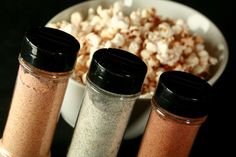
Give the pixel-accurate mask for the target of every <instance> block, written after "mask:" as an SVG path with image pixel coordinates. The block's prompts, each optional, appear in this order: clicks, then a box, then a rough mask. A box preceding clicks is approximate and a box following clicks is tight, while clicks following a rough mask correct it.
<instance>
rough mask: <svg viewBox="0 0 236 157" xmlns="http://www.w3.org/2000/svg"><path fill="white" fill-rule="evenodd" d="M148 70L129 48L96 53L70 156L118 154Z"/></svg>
mask: <svg viewBox="0 0 236 157" xmlns="http://www.w3.org/2000/svg"><path fill="white" fill-rule="evenodd" d="M146 71H147V67H146V65H145V63H144V62H143V61H142V60H141V59H140V58H138V57H137V56H135V55H133V54H131V53H129V52H126V51H123V50H119V49H111V48H110V49H100V50H98V51H97V52H95V53H94V55H93V58H92V62H91V65H90V69H89V71H88V74H87V82H86V88H85V93H84V98H83V103H82V106H81V110H80V112H79V116H78V119H77V124H76V127H75V130H74V135H73V138H72V142H71V145H70V148H69V151H68V154H67V157H116V155H117V152H118V150H119V147H120V143H121V141H122V138H123V135H124V132H125V129H126V126H127V123H128V120H129V117H130V114H131V111H132V109H133V105H134V103H135V101H136V100H137V98H138V97H139V95H140V92H141V87H142V84H143V81H144V78H145V75H146Z"/></svg>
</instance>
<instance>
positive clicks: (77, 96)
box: [48, 0, 228, 139]
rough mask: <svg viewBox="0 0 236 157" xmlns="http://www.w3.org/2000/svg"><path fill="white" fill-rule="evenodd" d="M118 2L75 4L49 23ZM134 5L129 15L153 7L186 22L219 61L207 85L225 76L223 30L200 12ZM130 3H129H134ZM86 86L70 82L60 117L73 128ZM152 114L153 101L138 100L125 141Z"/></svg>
mask: <svg viewBox="0 0 236 157" xmlns="http://www.w3.org/2000/svg"><path fill="white" fill-rule="evenodd" d="M114 1H115V0H95V1H86V2H84V3H79V4H76V5H74V6H72V7H70V8H68V9H65V10H63V11H62V12H60V13H58V14H57V15H56V16H54V17H53V18H52V19H51V20H50V21H49V22H48V23H52V22H57V21H61V20H69V17H70V15H71V13H73V12H75V11H80V12H81V13H82V14H83V15H85V16H86V14H87V10H88V8H90V7H93V8H96V7H97V6H98V5H102V6H104V7H107V6H110V5H111V4H112V3H113V2H114ZM126 1H127V2H131V3H132V2H133V3H132V5H131V6H129V7H127V8H126V11H127V12H130V11H132V10H134V9H136V8H150V7H154V8H155V9H156V10H157V13H158V14H159V15H162V16H164V17H170V18H182V19H184V20H186V22H187V24H188V26H189V28H190V30H192V31H193V32H196V33H197V34H199V35H201V36H202V37H203V38H204V39H205V41H206V44H207V50H208V51H209V53H211V55H212V56H214V57H217V58H218V59H219V62H218V64H217V65H216V66H214V67H213V68H211V69H210V71H211V72H210V73H211V75H210V76H209V79H208V82H209V83H210V84H212V85H213V84H214V83H215V82H216V81H217V79H218V78H219V77H220V76H221V74H222V73H223V71H224V69H225V67H226V64H227V61H228V47H227V44H226V41H225V39H224V36H223V35H222V33H221V32H220V30H219V29H218V28H217V27H216V26H215V25H214V24H213V23H212V22H211V21H210V20H209V19H208V18H206V17H205V16H204V15H202V14H201V13H199V12H198V11H196V10H194V9H192V8H190V7H188V6H185V5H182V4H179V3H176V2H173V1H161V0H159V1H158V0H134V1H132V0H126ZM131 3H130V4H131ZM83 90H84V86H83V85H82V84H80V83H79V82H77V81H75V80H73V79H70V80H69V84H68V87H67V91H66V94H65V98H64V101H63V105H62V108H61V115H62V117H63V118H64V119H65V121H66V122H67V123H69V124H70V125H71V126H72V127H74V126H75V122H76V118H77V116H78V112H79V109H80V104H81V100H82V96H83ZM149 112H150V98H149V99H138V101H137V102H136V104H135V106H134V110H133V112H132V115H131V118H130V121H129V124H128V127H127V129H126V133H125V137H124V138H125V139H131V138H135V137H137V136H139V135H141V134H142V133H143V132H144V129H145V126H146V122H147V120H148V116H149Z"/></svg>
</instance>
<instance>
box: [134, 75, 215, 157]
mask: <svg viewBox="0 0 236 157" xmlns="http://www.w3.org/2000/svg"><path fill="white" fill-rule="evenodd" d="M210 90H211V86H210V85H209V84H208V83H207V82H206V81H204V80H202V79H200V78H198V77H197V76H194V75H192V74H190V73H185V72H180V71H169V72H164V73H163V74H162V75H161V76H160V80H159V84H158V87H157V89H156V92H155V94H154V96H153V98H152V111H151V114H150V117H149V120H148V123H147V126H146V130H145V132H144V135H143V139H142V142H141V145H140V149H139V153H138V157H188V155H189V152H190V150H191V147H192V144H193V142H194V139H195V136H196V134H197V132H198V130H199V127H200V126H201V124H202V123H203V122H204V120H205V119H206V117H207V114H208V105H209V97H210V93H211V92H210Z"/></svg>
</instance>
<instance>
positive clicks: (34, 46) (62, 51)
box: [20, 27, 80, 72]
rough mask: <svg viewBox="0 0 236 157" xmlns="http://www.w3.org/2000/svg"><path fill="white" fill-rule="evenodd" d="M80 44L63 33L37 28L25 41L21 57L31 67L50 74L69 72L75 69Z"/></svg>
mask: <svg viewBox="0 0 236 157" xmlns="http://www.w3.org/2000/svg"><path fill="white" fill-rule="evenodd" d="M79 49H80V44H79V42H78V41H77V40H76V39H75V38H74V37H73V36H71V35H70V34H67V33H65V32H63V31H60V30H57V29H53V28H47V27H37V28H31V29H29V30H28V31H27V32H26V34H25V36H24V39H23V43H22V48H21V53H20V55H21V57H22V58H23V59H24V60H25V61H26V62H28V63H29V64H30V65H32V66H34V67H36V68H39V69H41V70H45V71H49V72H67V71H71V70H72V69H73V67H74V64H75V60H76V57H77V52H78V51H79Z"/></svg>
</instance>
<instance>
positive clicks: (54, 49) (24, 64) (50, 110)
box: [0, 27, 79, 157]
mask: <svg viewBox="0 0 236 157" xmlns="http://www.w3.org/2000/svg"><path fill="white" fill-rule="evenodd" d="M78 50H79V43H78V42H77V40H76V39H75V38H74V37H72V36H71V35H69V34H67V33H64V32H62V31H59V30H55V29H51V28H45V27H40V28H33V29H30V30H29V31H28V32H27V33H26V34H25V37H24V40H23V45H22V51H21V53H20V56H19V62H20V66H19V71H18V76H17V80H16V85H15V90H14V95H13V98H12V103H11V108H10V111H9V115H8V119H7V123H6V126H5V130H4V133H3V137H2V139H1V141H0V157H50V146H51V142H52V138H53V134H54V131H55V128H56V123H57V119H58V116H59V111H60V107H61V104H62V100H63V97H64V93H65V89H66V87H67V82H68V78H69V76H70V75H71V73H72V69H73V67H74V63H75V60H76V56H77V52H78Z"/></svg>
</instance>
